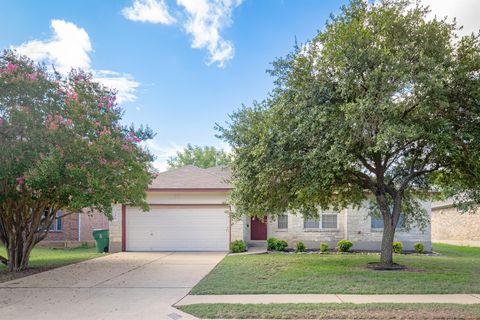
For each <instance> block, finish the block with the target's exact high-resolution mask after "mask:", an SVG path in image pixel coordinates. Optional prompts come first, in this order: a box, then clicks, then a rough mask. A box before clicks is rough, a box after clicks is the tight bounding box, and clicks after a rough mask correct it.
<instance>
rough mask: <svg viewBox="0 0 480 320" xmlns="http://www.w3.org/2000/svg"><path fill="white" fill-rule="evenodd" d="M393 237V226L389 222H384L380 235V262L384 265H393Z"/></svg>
mask: <svg viewBox="0 0 480 320" xmlns="http://www.w3.org/2000/svg"><path fill="white" fill-rule="evenodd" d="M394 237H395V228H394V227H393V226H392V225H391V224H390V223H386V222H385V223H384V228H383V236H382V251H381V254H380V263H381V264H384V265H389V266H391V265H393V239H394Z"/></svg>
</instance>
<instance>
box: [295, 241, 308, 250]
mask: <svg viewBox="0 0 480 320" xmlns="http://www.w3.org/2000/svg"><path fill="white" fill-rule="evenodd" d="M295 246H296V250H295V251H296V252H305V251H307V246H306V245H305V243H303V242H302V241H298V242H297V244H296V245H295Z"/></svg>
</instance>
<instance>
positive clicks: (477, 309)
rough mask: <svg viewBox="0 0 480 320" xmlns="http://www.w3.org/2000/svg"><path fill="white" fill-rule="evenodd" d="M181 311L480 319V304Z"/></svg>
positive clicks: (230, 315) (194, 309)
mask: <svg viewBox="0 0 480 320" xmlns="http://www.w3.org/2000/svg"><path fill="white" fill-rule="evenodd" d="M179 309H180V310H182V311H184V312H187V313H190V314H192V315H194V316H197V317H199V318H207V319H218V318H220V319H479V318H480V305H478V304H477V305H458V304H457V305H456V304H377V303H372V304H347V303H345V304H339V303H337V304H333V303H323V304H288V303H286V304H194V305H187V306H182V307H179Z"/></svg>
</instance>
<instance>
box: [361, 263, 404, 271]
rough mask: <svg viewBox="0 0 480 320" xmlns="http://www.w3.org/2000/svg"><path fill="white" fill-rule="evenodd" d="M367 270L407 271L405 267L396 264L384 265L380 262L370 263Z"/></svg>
mask: <svg viewBox="0 0 480 320" xmlns="http://www.w3.org/2000/svg"><path fill="white" fill-rule="evenodd" d="M367 268H368V269H372V270H377V271H401V270H406V269H407V267H406V266H404V265H401V264H398V263H391V264H385V263H381V262H370V263H369V264H368V265H367Z"/></svg>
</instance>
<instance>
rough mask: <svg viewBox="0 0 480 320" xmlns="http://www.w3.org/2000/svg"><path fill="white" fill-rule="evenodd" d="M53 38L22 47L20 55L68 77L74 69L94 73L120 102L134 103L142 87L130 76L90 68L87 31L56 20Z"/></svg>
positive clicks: (22, 45) (32, 42)
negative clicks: (48, 65)
mask: <svg viewBox="0 0 480 320" xmlns="http://www.w3.org/2000/svg"><path fill="white" fill-rule="evenodd" d="M50 26H51V29H52V32H53V35H52V37H51V38H49V39H47V40H32V41H28V42H25V43H23V44H21V45H19V46H18V47H13V49H15V50H17V52H18V53H20V54H23V55H26V56H28V57H29V58H31V59H33V60H35V61H39V62H45V63H47V64H51V65H53V66H54V67H55V69H56V70H57V71H59V72H61V73H64V74H65V73H68V72H69V71H70V70H71V69H72V68H81V69H83V70H85V71H88V72H91V73H93V75H94V77H95V79H96V80H97V81H99V82H101V83H102V84H104V85H105V86H108V87H111V88H114V89H116V90H117V91H118V94H117V97H118V100H117V101H118V102H119V103H123V102H128V101H134V100H135V99H136V96H135V90H136V88H137V87H138V86H139V85H140V84H139V83H138V82H136V81H134V80H133V79H132V76H130V75H128V74H121V73H118V72H115V71H109V70H100V71H96V70H93V69H92V68H91V66H90V64H91V60H90V56H89V54H90V52H91V51H92V50H93V48H92V43H91V42H90V37H89V36H88V33H87V32H86V31H85V29H83V28H80V27H78V26H76V25H75V24H74V23H72V22H68V21H65V20H56V19H54V20H52V21H51V25H50Z"/></svg>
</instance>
